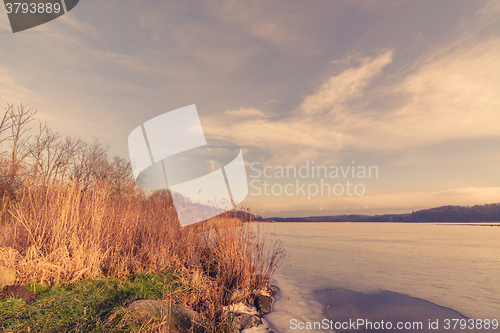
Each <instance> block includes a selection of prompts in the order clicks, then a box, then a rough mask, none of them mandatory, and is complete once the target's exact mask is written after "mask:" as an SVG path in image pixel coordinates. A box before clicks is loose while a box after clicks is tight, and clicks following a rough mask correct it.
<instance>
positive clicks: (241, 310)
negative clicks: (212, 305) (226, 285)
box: [224, 302, 258, 314]
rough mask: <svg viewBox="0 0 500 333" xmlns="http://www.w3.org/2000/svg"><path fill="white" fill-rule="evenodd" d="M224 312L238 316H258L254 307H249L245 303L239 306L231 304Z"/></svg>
mask: <svg viewBox="0 0 500 333" xmlns="http://www.w3.org/2000/svg"><path fill="white" fill-rule="evenodd" d="M224 310H226V311H228V312H233V313H236V314H239V313H246V314H258V312H257V309H256V308H255V307H253V306H247V305H245V303H243V302H240V303H237V304H231V305H229V306H225V307H224Z"/></svg>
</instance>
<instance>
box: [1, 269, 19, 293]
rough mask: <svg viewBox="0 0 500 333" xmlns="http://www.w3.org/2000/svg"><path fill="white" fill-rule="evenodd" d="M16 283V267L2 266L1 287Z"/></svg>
mask: <svg viewBox="0 0 500 333" xmlns="http://www.w3.org/2000/svg"><path fill="white" fill-rule="evenodd" d="M14 283H16V269H15V268H14V267H0V288H2V287H3V286H7V285H12V284H14Z"/></svg>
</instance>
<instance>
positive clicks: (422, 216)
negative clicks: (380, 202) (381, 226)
mask: <svg viewBox="0 0 500 333" xmlns="http://www.w3.org/2000/svg"><path fill="white" fill-rule="evenodd" d="M270 219H271V220H274V221H276V222H499V221H500V204H486V205H476V206H467V207H463V206H441V207H436V208H430V209H423V210H419V211H416V212H412V213H407V214H384V215H335V216H309V217H272V218H270Z"/></svg>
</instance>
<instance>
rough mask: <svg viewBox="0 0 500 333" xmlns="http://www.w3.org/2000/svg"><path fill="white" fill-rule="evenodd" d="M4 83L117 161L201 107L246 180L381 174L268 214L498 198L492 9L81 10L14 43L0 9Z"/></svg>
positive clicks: (89, 0)
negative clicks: (309, 171) (272, 174)
mask: <svg viewBox="0 0 500 333" xmlns="http://www.w3.org/2000/svg"><path fill="white" fill-rule="evenodd" d="M0 78H1V80H0V105H1V106H2V107H5V106H6V105H7V103H14V104H19V103H21V102H23V103H25V104H27V105H29V106H31V107H34V108H36V109H38V111H39V113H38V115H39V117H40V118H42V119H46V120H47V123H48V125H49V126H51V127H52V128H53V129H54V130H56V131H58V132H59V133H60V134H62V135H71V136H74V137H80V138H84V139H89V140H90V139H92V137H97V138H99V139H100V140H101V141H103V142H106V143H109V144H110V153H111V154H112V155H120V156H122V157H124V158H128V148H127V137H128V135H129V133H130V132H131V131H132V130H133V129H134V128H136V127H137V126H138V125H140V124H141V123H143V122H145V121H147V120H149V119H151V118H153V117H155V116H157V115H160V114H162V113H164V112H167V111H170V110H174V109H177V108H180V107H183V106H186V105H190V104H196V106H197V109H198V113H199V115H200V117H201V123H202V126H203V129H204V132H205V134H206V137H207V138H208V139H214V140H226V141H230V142H233V143H236V144H238V145H239V146H240V147H241V148H242V151H243V156H244V159H245V162H246V163H247V173H248V176H249V182H250V181H252V180H255V179H257V180H260V182H261V183H260V184H262V182H263V181H264V180H265V178H263V177H260V178H255V177H251V176H256V172H254V171H253V170H252V169H251V168H250V165H251V164H252V163H259V165H260V168H261V169H262V168H264V167H265V166H269V167H270V168H271V169H273V170H274V169H276V167H277V166H283V167H286V166H296V167H297V168H298V167H300V166H304V165H306V164H307V163H310V164H311V163H312V162H314V165H315V166H321V165H322V166H327V167H330V166H343V167H344V168H346V167H348V166H352V165H356V166H377V167H378V170H379V171H378V177H376V178H374V177H372V178H370V179H350V181H351V183H354V184H356V183H363V185H364V187H365V188H366V191H365V193H364V194H363V195H362V196H356V195H353V196H349V195H347V194H344V195H339V196H335V195H315V196H312V197H311V198H309V199H308V197H307V195H306V196H304V195H286V194H281V195H269V196H266V195H263V194H261V195H252V194H250V195H249V196H248V197H247V199H246V200H245V201H244V202H243V203H242V205H243V206H247V207H251V208H252V211H253V212H254V213H257V214H261V215H264V216H309V215H334V214H351V213H356V214H378V213H392V212H394V213H396V212H397V213H399V212H411V211H412V210H417V209H422V208H429V207H434V206H441V205H448V204H450V205H474V204H485V203H495V202H500V2H499V1H496V0H493V1H465V0H464V1H460V0H459V1H456V0H442V1H411V0H407V1H403V0H401V1H382V0H380V1H378V0H368V1H295V0H294V1H290V0H282V1H273V0H271V1H269V0H266V1H211V0H208V1H130V0H120V1H118V0H114V1H97V0H82V1H80V3H79V4H78V6H77V7H75V8H74V9H73V10H72V11H71V12H69V13H68V14H66V15H64V16H62V17H60V18H59V19H56V20H54V21H51V22H49V23H47V24H44V25H41V26H39V27H36V28H33V29H30V30H26V31H24V32H19V33H16V34H13V33H12V32H11V31H10V25H9V21H8V18H7V14H6V12H5V10H4V9H3V6H2V7H1V10H0ZM353 161H354V163H353ZM255 165H256V164H255ZM271 169H269V170H271ZM325 181H328V182H330V184H332V185H334V184H335V183H345V181H346V179H327V180H325ZM268 182H270V183H271V184H279V185H280V186H286V184H288V183H295V182H296V179H295V178H294V179H274V178H272V179H268ZM300 182H302V183H306V184H307V183H317V184H319V183H320V180H319V179H300ZM254 184H258V183H254ZM306 186H307V185H306ZM249 190H250V192H251V193H254V194H255V192H256V190H255V189H252V188H250V189H249Z"/></svg>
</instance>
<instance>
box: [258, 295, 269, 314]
mask: <svg viewBox="0 0 500 333" xmlns="http://www.w3.org/2000/svg"><path fill="white" fill-rule="evenodd" d="M272 303H273V299H272V298H271V297H270V296H267V295H259V296H257V298H256V299H255V307H256V308H257V310H258V311H259V313H260V314H267V313H269V312H271V311H272Z"/></svg>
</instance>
